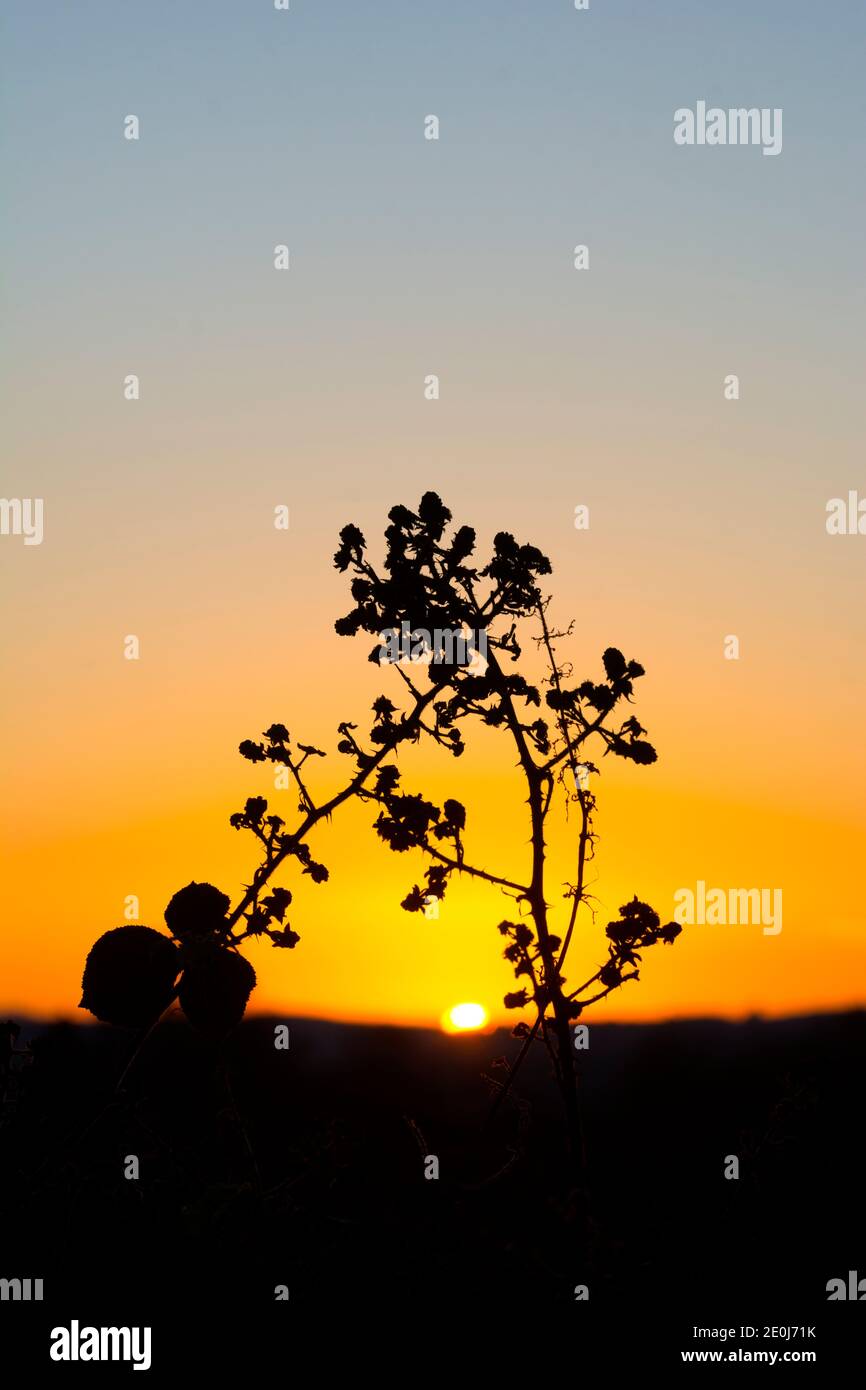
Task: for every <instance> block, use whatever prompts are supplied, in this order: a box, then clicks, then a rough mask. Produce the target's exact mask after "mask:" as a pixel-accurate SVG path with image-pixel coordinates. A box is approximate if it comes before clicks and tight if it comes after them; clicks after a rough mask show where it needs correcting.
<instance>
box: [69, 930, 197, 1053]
mask: <svg viewBox="0 0 866 1390" xmlns="http://www.w3.org/2000/svg"><path fill="white" fill-rule="evenodd" d="M179 970H180V951H179V950H178V948H177V946H175V944H174V942H173V941H170V940H169V938H168V937H167V936H163V934H162V932H158V931H154V930H153V928H152V927H139V926H129V927H115V928H114V929H113V930H112V931H107V932H105V934H104V935H103V936H101V937H100V938H99V940H98V941H96V942H94V944H93V946H92V947H91V948H90V954H89V955H88V957H87V962H86V964H85V966H84V976H83V978H82V981H81V988H82V995H81V1003H80V1004H79V1006H78V1007H79V1008H80V1009H89V1010H90V1012H91V1013H92V1014H95V1015H96V1017H97V1018H98V1019H101V1020H102V1022H103V1023H114V1024H117V1025H118V1026H119V1027H123V1028H142V1027H144V1026H145V1025H146V1024H148V1023H152V1022H153V1020H154V1019H155V1018H158V1017H159V1015H160V1014H161V1013H162V1011H163V1009H165V1008H166V1007H167V1006H168V1004H169V1003H170V1002H171V997H172V994H173V992H174V982H175V980H176V979H177V974H178V971H179Z"/></svg>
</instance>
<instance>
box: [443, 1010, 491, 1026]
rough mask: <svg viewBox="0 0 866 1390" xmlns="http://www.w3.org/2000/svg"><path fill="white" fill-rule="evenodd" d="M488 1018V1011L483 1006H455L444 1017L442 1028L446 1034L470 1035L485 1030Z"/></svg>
mask: <svg viewBox="0 0 866 1390" xmlns="http://www.w3.org/2000/svg"><path fill="white" fill-rule="evenodd" d="M487 1017H488V1015H487V1010H486V1009H485V1008H484V1007H483V1005H481V1004H454V1005H453V1006H452V1008H450V1009H448V1011H447V1012H446V1013H445V1014H444V1015H443V1017H442V1027H443V1028H444V1029H445V1032H446V1033H468V1032H471V1031H472V1030H473V1029H477V1028H483V1027H484V1025H485V1023H486V1022H487Z"/></svg>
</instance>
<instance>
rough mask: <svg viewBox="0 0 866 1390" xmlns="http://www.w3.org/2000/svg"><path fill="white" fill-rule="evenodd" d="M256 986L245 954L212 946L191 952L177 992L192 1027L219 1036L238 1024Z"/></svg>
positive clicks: (254, 974)
mask: <svg viewBox="0 0 866 1390" xmlns="http://www.w3.org/2000/svg"><path fill="white" fill-rule="evenodd" d="M255 985H256V972H255V970H254V969H253V967H252V966H251V965H250V963H249V961H248V960H246V958H245V957H244V956H241V955H238V953H237V952H236V951H230V950H227V949H226V948H225V947H224V946H217V945H213V946H205V947H203V948H202V949H200V950H197V951H196V952H195V953H194V954H192V955H191V958H190V959H189V960H188V962H187V966H186V969H185V970H184V972H183V976H182V977H181V981H180V985H179V986H178V992H177V994H178V1000H179V1002H180V1006H181V1008H182V1009H183V1011H184V1013H185V1014H186V1016H187V1018H188V1019H189V1021H190V1023H191V1024H192V1025H193V1027H194V1028H197V1029H198V1030H199V1031H200V1032H202V1033H206V1034H207V1035H208V1036H209V1037H212V1038H221V1037H224V1036H225V1034H226V1033H228V1032H229V1031H230V1030H231V1029H232V1028H234V1027H235V1026H236V1025H237V1024H238V1023H240V1021H241V1019H242V1018H243V1016H244V1010H245V1009H246V1007H247V1000H248V999H249V997H250V995H251V994H252V992H253V990H254V989H255Z"/></svg>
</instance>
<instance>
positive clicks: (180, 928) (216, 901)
mask: <svg viewBox="0 0 866 1390" xmlns="http://www.w3.org/2000/svg"><path fill="white" fill-rule="evenodd" d="M228 910H229V900H228V898H227V897H226V895H225V893H221V892H220V890H219V889H218V888H214V886H213V884H212V883H188V884H187V885H186V887H185V888H181V889H179V891H178V892H177V893H175V895H174V897H173V898H172V900H171V902H170V903H169V905H168V907H167V908H166V909H165V924H166V926H167V927H168V929H169V931H170V932H171V934H172V936H173V937H176V939H177V940H178V941H204V940H206V938H207V937H209V936H214V935H215V934H216V933H217V932H218V931H219V930H220V928H221V927H222V926H224V924H225V917H226V913H227V912H228Z"/></svg>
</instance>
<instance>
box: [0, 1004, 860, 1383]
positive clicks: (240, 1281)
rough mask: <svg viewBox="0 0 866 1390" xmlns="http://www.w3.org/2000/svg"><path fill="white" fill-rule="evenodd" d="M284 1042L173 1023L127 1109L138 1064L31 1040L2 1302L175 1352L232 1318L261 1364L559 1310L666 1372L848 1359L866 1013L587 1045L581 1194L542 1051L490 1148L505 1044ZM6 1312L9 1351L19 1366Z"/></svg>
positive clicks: (43, 1034) (254, 1027)
mask: <svg viewBox="0 0 866 1390" xmlns="http://www.w3.org/2000/svg"><path fill="white" fill-rule="evenodd" d="M282 1021H283V1020H280V1022H282ZM276 1022H277V1020H268V1019H264V1018H251V1019H248V1020H246V1021H245V1022H244V1023H243V1024H242V1025H241V1026H240V1028H239V1029H237V1030H236V1032H235V1033H234V1034H232V1035H231V1036H230V1037H229V1038H228V1039H227V1040H226V1041H224V1042H223V1043H220V1044H213V1043H208V1042H207V1041H205V1040H203V1039H202V1038H201V1036H200V1035H198V1034H196V1033H195V1032H194V1031H193V1030H192V1029H191V1028H190V1027H189V1025H188V1024H187V1023H186V1022H184V1021H172V1020H168V1021H166V1022H164V1023H162V1024H161V1025H160V1026H159V1027H158V1028H157V1029H156V1031H155V1032H154V1033H153V1034H152V1036H151V1037H150V1038H149V1039H148V1041H147V1042H146V1044H145V1046H144V1047H143V1048H142V1050H141V1052H140V1053H139V1055H138V1056H137V1058H136V1060H135V1062H134V1065H133V1066H132V1068H131V1069H130V1070H129V1072H128V1074H127V1075H126V1077H125V1079H124V1081H123V1083H122V1086H121V1088H120V1090H117V1082H118V1078H119V1077H120V1076H121V1074H122V1073H123V1070H124V1066H125V1064H126V1062H127V1061H128V1059H129V1056H130V1053H131V1051H132V1048H133V1046H134V1041H135V1038H134V1035H132V1034H129V1033H126V1032H124V1031H122V1030H115V1029H110V1028H105V1027H102V1026H78V1025H65V1024H58V1025H53V1026H49V1027H44V1028H36V1027H32V1026H26V1025H25V1026H24V1027H23V1029H22V1032H21V1035H20V1037H19V1038H18V1039H17V1046H18V1048H19V1049H20V1048H22V1047H24V1046H25V1044H29V1045H30V1049H31V1051H32V1060H28V1059H27V1057H26V1054H24V1055H22V1054H19V1056H18V1057H17V1058H13V1065H12V1070H11V1075H9V1074H7V1077H6V1097H7V1098H6V1102H5V1104H4V1107H3V1123H2V1130H0V1162H2V1169H0V1177H2V1182H0V1203H2V1210H0V1217H2V1232H3V1236H2V1265H3V1268H2V1269H0V1276H3V1277H11V1276H13V1275H20V1276H30V1277H34V1278H35V1277H42V1278H43V1279H44V1281H45V1301H44V1305H43V1306H37V1305H33V1306H32V1307H31V1308H29V1309H28V1310H27V1318H30V1319H31V1320H32V1319H33V1318H37V1319H41V1322H40V1325H41V1323H44V1324H45V1326H46V1327H47V1328H50V1327H51V1326H53V1325H54V1323H55V1322H58V1321H64V1322H65V1321H68V1319H69V1318H70V1317H79V1318H85V1319H90V1320H92V1321H99V1320H103V1321H104V1320H105V1319H106V1318H112V1317H113V1318H116V1319H119V1320H120V1321H121V1322H123V1323H130V1322H135V1321H140V1322H143V1321H145V1320H146V1318H148V1317H149V1318H150V1319H151V1320H152V1321H153V1323H154V1326H155V1329H157V1330H158V1329H159V1327H160V1325H161V1323H160V1319H163V1320H165V1319H166V1318H168V1321H169V1323H170V1328H169V1326H168V1324H166V1335H169V1331H170V1333H171V1336H173V1337H175V1338H179V1339H180V1341H181V1343H182V1342H183V1339H184V1338H185V1337H189V1336H190V1335H192V1334H191V1333H190V1324H189V1321H188V1320H189V1318H191V1317H192V1316H193V1314H192V1310H193V1309H197V1310H198V1312H197V1313H196V1314H195V1316H196V1317H197V1318H200V1319H201V1322H200V1323H199V1326H200V1327H204V1326H211V1325H214V1326H221V1333H220V1335H221V1336H223V1335H230V1333H229V1330H228V1322H227V1321H225V1320H224V1319H223V1314H222V1312H221V1310H222V1309H224V1308H225V1307H227V1306H230V1307H231V1310H232V1325H233V1326H234V1323H235V1322H236V1321H237V1319H236V1317H235V1315H236V1314H238V1313H239V1310H245V1316H246V1318H247V1322H246V1323H245V1326H246V1327H247V1328H249V1327H251V1326H253V1325H255V1326H258V1325H259V1324H260V1325H261V1328H262V1329H263V1331H262V1334H261V1335H262V1336H264V1337H267V1336H268V1335H275V1329H278V1328H284V1325H285V1323H286V1320H287V1319H289V1320H294V1322H297V1320H298V1319H302V1320H306V1318H307V1316H308V1315H309V1316H310V1317H313V1318H318V1317H319V1316H320V1315H321V1316H328V1317H333V1316H334V1315H338V1316H342V1315H343V1314H345V1315H346V1316H351V1315H352V1313H353V1312H354V1311H356V1310H359V1309H373V1310H376V1311H378V1313H379V1315H380V1316H383V1317H390V1316H391V1315H392V1314H393V1313H394V1312H395V1311H396V1309H397V1308H398V1307H399V1308H401V1309H403V1310H405V1311H406V1312H408V1313H412V1314H415V1315H416V1316H417V1317H418V1318H420V1319H422V1320H423V1319H424V1318H425V1317H426V1316H429V1315H432V1314H433V1312H434V1311H436V1313H437V1316H438V1314H439V1313H441V1311H442V1309H443V1308H444V1309H445V1310H447V1311H448V1312H450V1313H453V1314H454V1315H455V1316H463V1315H465V1314H466V1313H467V1312H469V1313H480V1312H481V1311H482V1310H484V1312H485V1315H486V1313H487V1310H489V1311H490V1313H491V1315H493V1316H497V1315H498V1316H500V1317H506V1318H507V1317H509V1316H510V1315H511V1314H510V1310H512V1309H513V1308H516V1307H519V1308H520V1309H522V1310H523V1311H524V1312H525V1313H526V1314H527V1316H530V1317H531V1316H532V1314H531V1310H532V1308H533V1307H544V1308H546V1309H548V1311H549V1310H550V1309H551V1306H558V1307H559V1308H560V1310H561V1318H562V1319H563V1320H565V1321H564V1322H563V1324H562V1326H563V1327H564V1328H565V1327H567V1326H568V1325H569V1324H571V1325H573V1326H574V1328H575V1332H576V1333H577V1332H579V1333H580V1335H581V1336H585V1335H588V1334H591V1333H592V1332H593V1331H595V1332H598V1333H599V1334H601V1332H602V1331H603V1330H604V1329H609V1328H610V1327H611V1326H613V1327H619V1328H620V1329H621V1330H622V1329H627V1328H629V1327H631V1328H633V1329H635V1338H634V1339H633V1338H631V1337H629V1338H628V1339H627V1340H628V1341H629V1343H631V1342H632V1341H633V1340H635V1339H636V1340H637V1342H638V1343H639V1344H640V1345H641V1346H642V1347H643V1351H644V1352H645V1353H646V1355H647V1357H648V1358H649V1359H648V1362H647V1364H649V1365H652V1364H654V1363H653V1355H654V1354H655V1351H654V1348H655V1350H656V1351H658V1354H661V1351H660V1349H661V1348H662V1347H665V1346H668V1345H669V1346H670V1347H671V1348H672V1349H673V1352H672V1354H673V1353H675V1352H676V1351H677V1348H678V1347H680V1346H682V1347H684V1348H685V1347H688V1346H693V1345H694V1342H692V1341H691V1340H690V1337H691V1329H692V1325H693V1323H694V1322H699V1323H703V1324H704V1325H708V1326H724V1325H727V1326H733V1325H734V1324H735V1323H736V1324H739V1323H742V1322H747V1323H751V1324H753V1325H758V1324H772V1323H774V1322H777V1321H780V1320H783V1321H784V1322H786V1323H787V1324H803V1323H804V1322H806V1323H813V1324H814V1323H818V1324H819V1327H820V1330H821V1335H822V1337H823V1338H824V1346H825V1350H826V1353H827V1356H828V1357H829V1354H830V1351H831V1343H832V1342H834V1341H835V1340H836V1337H837V1334H838V1336H839V1337H841V1335H842V1332H843V1331H845V1332H846V1333H850V1331H851V1329H852V1327H853V1323H852V1318H854V1317H856V1318H857V1320H858V1322H859V1323H860V1324H862V1323H863V1322H864V1321H866V1302H864V1303H862V1304H850V1305H844V1304H841V1303H828V1302H827V1293H826V1285H827V1282H828V1280H830V1279H832V1278H835V1277H839V1276H841V1277H843V1278H847V1276H848V1271H849V1270H853V1269H858V1270H859V1274H860V1276H861V1277H863V1276H866V1240H864V1224H866V1223H864V1203H863V1200H862V1193H863V1176H864V1171H866V1165H864V1157H866V1152H864V1148H866V1146H864V1133H863V1114H862V1112H863V1090H862V1072H863V1057H864V1044H866V1015H864V1014H863V1013H851V1014H846V1015H836V1016H825V1017H815V1018H804V1019H796V1020H788V1021H781V1022H762V1021H759V1020H755V1021H750V1022H746V1023H742V1024H727V1023H722V1022H718V1021H706V1022H700V1021H698V1022H683V1023H669V1024H661V1025H649V1026H629V1027H625V1026H615V1025H603V1024H598V1025H592V1026H591V1028H590V1047H589V1050H588V1051H587V1052H585V1053H582V1054H580V1072H581V1106H582V1115H583V1121H584V1130H585V1136H586V1159H587V1168H586V1185H585V1191H583V1192H580V1191H576V1190H575V1188H574V1185H573V1176H572V1175H573V1169H572V1168H570V1167H569V1166H568V1164H567V1160H566V1158H565V1156H564V1153H563V1145H562V1138H561V1117H560V1114H559V1111H558V1098H557V1096H556V1093H555V1090H554V1089H553V1088H551V1086H550V1082H549V1076H548V1074H547V1071H546V1069H547V1068H548V1066H549V1061H548V1059H547V1056H546V1054H545V1053H544V1051H543V1050H542V1049H540V1048H539V1049H538V1051H537V1053H534V1054H532V1055H531V1056H530V1059H529V1061H528V1062H527V1064H526V1065H525V1067H524V1068H523V1069H522V1070H521V1072H520V1075H519V1078H518V1080H517V1081H516V1083H515V1086H514V1089H513V1091H512V1092H511V1093H510V1094H509V1095H508V1097H507V1100H506V1102H505V1104H504V1105H502V1107H501V1108H500V1110H499V1112H498V1113H497V1114H496V1115H495V1117H494V1119H493V1121H492V1122H490V1123H486V1120H487V1117H488V1116H489V1112H490V1107H491V1099H492V1096H493V1095H494V1094H495V1088H496V1086H497V1085H500V1084H501V1082H502V1080H503V1079H504V1075H505V1073H504V1072H503V1071H502V1069H501V1068H500V1067H498V1066H496V1065H494V1064H495V1062H496V1059H497V1057H498V1056H502V1055H506V1054H507V1055H509V1056H513V1055H514V1052H515V1049H516V1048H517V1044H516V1043H515V1041H514V1040H513V1039H512V1038H511V1037H510V1036H509V1035H508V1034H505V1033H503V1034H500V1035H494V1036H471V1037H469V1036H463V1037H459V1038H447V1037H444V1036H439V1035H437V1034H431V1033H427V1032H423V1031H416V1030H408V1029H405V1030H404V1029H397V1028H365V1027H350V1026H342V1025H336V1024H325V1023H319V1022H314V1021H309V1020H296V1021H289V1027H290V1046H289V1048H288V1050H287V1051H282V1050H277V1049H275V1047H274V1028H275V1023H276ZM130 1155H135V1156H136V1157H137V1158H138V1161H139V1169H140V1176H139V1177H138V1178H137V1179H131V1180H130V1179H128V1178H126V1177H125V1176H124V1167H125V1164H126V1162H127V1159H128V1156H130ZM429 1155H435V1156H436V1157H437V1158H438V1161H439V1177H438V1179H429V1178H425V1159H426V1158H427V1157H428V1156H429ZM728 1155H736V1156H738V1158H739V1163H740V1176H739V1179H738V1180H726V1179H725V1177H724V1170H725V1161H726V1157H727V1156H728ZM426 1166H427V1167H429V1164H428V1165H426ZM579 1285H586V1286H587V1289H588V1292H589V1298H588V1300H587V1301H583V1300H580V1299H578V1300H576V1298H575V1289H576V1287H577V1286H579ZM277 1286H286V1288H287V1290H288V1295H289V1297H288V1302H285V1301H282V1300H276V1299H275V1289H276V1288H277ZM864 1287H866V1286H864ZM171 1308H174V1309H175V1314H174V1315H173V1316H172V1315H169V1314H168V1313H167V1312H166V1310H167V1309H171ZM178 1308H183V1309H184V1315H183V1319H179V1318H178V1316H177V1309H178ZM12 1310H13V1305H12V1304H9V1303H4V1304H2V1305H0V1320H2V1322H3V1323H4V1330H5V1333H6V1335H7V1337H8V1335H9V1329H10V1328H11V1329H12V1333H13V1334H14V1336H13V1340H14V1337H19V1336H20V1337H23V1338H25V1340H26V1337H27V1336H29V1335H30V1334H29V1333H27V1332H26V1331H25V1328H26V1325H27V1324H26V1319H25V1310H24V1309H23V1305H21V1306H18V1305H16V1306H15V1316H14V1318H13V1312H12ZM19 1313H20V1317H19ZM828 1318H829V1324H830V1325H829V1329H828ZM250 1319H253V1320H255V1319H258V1323H255V1322H252V1323H251V1322H250V1321H249V1320H250ZM294 1322H293V1325H294ZM437 1325H438V1324H437ZM157 1330H155V1332H154V1336H155V1338H156V1339H157V1340H156V1341H155V1346H156V1347H157V1349H158V1347H159V1340H158V1331H157ZM256 1335H257V1336H258V1335H259V1333H258V1331H257V1332H256ZM605 1335H608V1334H607V1333H606V1334H605ZM46 1336H47V1334H46ZM7 1344H8V1343H7ZM216 1345H220V1344H219V1342H217V1344H216ZM45 1346H47V1341H46V1343H45ZM621 1350H622V1351H623V1353H625V1351H627V1350H628V1347H623V1348H622V1349H621ZM632 1350H634V1347H632ZM45 1360H46V1362H47V1353H46V1356H45ZM98 1369H99V1368H98ZM123 1369H124V1371H126V1370H127V1369H128V1368H123Z"/></svg>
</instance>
